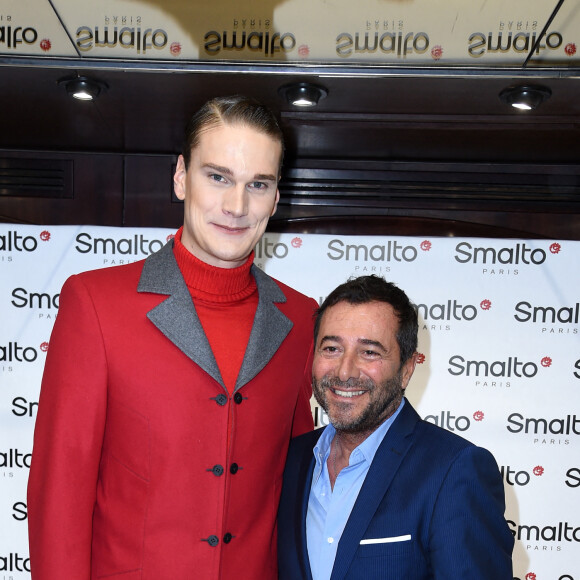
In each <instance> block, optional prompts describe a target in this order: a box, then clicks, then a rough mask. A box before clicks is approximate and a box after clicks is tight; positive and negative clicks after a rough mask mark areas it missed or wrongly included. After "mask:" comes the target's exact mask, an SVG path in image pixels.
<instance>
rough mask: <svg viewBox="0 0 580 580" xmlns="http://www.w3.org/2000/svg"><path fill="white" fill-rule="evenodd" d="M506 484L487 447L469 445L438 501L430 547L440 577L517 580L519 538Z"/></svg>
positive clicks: (435, 574)
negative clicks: (508, 515) (509, 518)
mask: <svg viewBox="0 0 580 580" xmlns="http://www.w3.org/2000/svg"><path fill="white" fill-rule="evenodd" d="M504 509H505V504H504V490H503V482H502V479H501V476H500V474H499V470H498V468H497V464H496V462H495V459H494V458H493V456H492V455H491V453H489V452H488V451H487V450H485V449H482V448H479V447H475V446H468V447H465V448H464V449H463V450H462V451H461V452H460V453H459V454H458V455H457V457H456V459H455V461H453V463H452V464H451V465H450V467H449V471H448V472H447V474H446V476H445V478H444V480H443V483H442V485H441V488H440V490H439V492H438V494H437V500H436V502H435V504H434V509H433V515H432V518H431V522H430V525H429V535H428V542H429V543H428V546H429V559H430V567H431V569H432V571H433V574H432V577H433V578H434V579H436V580H444V579H445V580H447V579H448V580H451V579H459V578H469V580H511V579H512V578H513V573H512V560H511V554H512V548H513V537H512V535H511V532H509V529H508V527H507V524H506V521H505V518H504V515H503V514H504Z"/></svg>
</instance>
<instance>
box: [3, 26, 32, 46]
mask: <svg viewBox="0 0 580 580" xmlns="http://www.w3.org/2000/svg"><path fill="white" fill-rule="evenodd" d="M37 40H38V32H37V31H36V28H32V27H30V26H5V25H3V26H0V45H4V47H5V48H11V49H18V48H21V46H22V45H27V44H28V45H30V44H34V43H35V42H36V41H37Z"/></svg>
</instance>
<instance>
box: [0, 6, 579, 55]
mask: <svg viewBox="0 0 580 580" xmlns="http://www.w3.org/2000/svg"><path fill="white" fill-rule="evenodd" d="M556 4H557V3H556V2H555V1H554V0H533V1H531V0H510V1H509V2H506V1H505V0H485V2H467V1H466V0H358V1H357V2H352V0H332V1H323V0H318V1H316V0H251V1H248V2H239V1H238V0H213V1H212V2H206V1H201V0H198V1H195V0H193V1H192V0H113V1H111V0H108V1H107V0H104V1H103V0H102V1H100V2H95V1H94V0H26V1H25V2H22V1H21V0H2V5H1V6H0V55H10V56H34V57H40V58H43V57H68V58H78V59H79V60H82V59H83V58H91V59H110V58H113V59H123V60H139V61H152V60H153V61H155V60H165V61H169V62H176V63H183V62H192V61H202V60H203V61H220V60H221V61H223V60H235V61H243V62H252V61H261V62H298V63H311V62H331V63H341V64H345V65H348V64H351V63H374V64H391V65H393V64H395V65H419V66H425V65H430V66H439V65H441V66H449V65H463V66H466V65H467V66H498V65H499V66H501V65H521V63H522V62H523V61H524V60H525V59H526V57H528V56H533V58H534V63H536V64H541V65H544V66H554V65H559V66H578V62H579V61H580V53H579V52H578V43H579V42H580V37H579V31H580V11H579V10H578V6H577V3H575V2H566V3H560V4H559V5H558V9H557V10H556V14H555V17H554V18H553V20H551V23H550V26H549V27H548V29H547V30H546V33H545V35H544V36H542V37H541V39H540V41H539V42H536V41H537V40H538V38H540V35H541V32H542V30H543V28H544V25H545V24H546V22H548V21H549V20H550V17H551V15H552V13H553V12H554V10H555V7H556Z"/></svg>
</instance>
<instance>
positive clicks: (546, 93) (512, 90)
mask: <svg viewBox="0 0 580 580" xmlns="http://www.w3.org/2000/svg"><path fill="white" fill-rule="evenodd" d="M551 95H552V91H551V90H550V89H549V88H548V87H544V86H541V85H521V86H517V87H508V88H506V89H504V90H503V91H502V92H501V93H500V94H499V98H500V99H501V101H502V102H503V103H506V104H507V105H510V106H511V107H514V108H515V109H518V110H520V111H532V110H533V109H535V108H536V107H539V106H540V105H541V104H542V103H543V102H544V101H546V100H548V99H549V98H550V97H551Z"/></svg>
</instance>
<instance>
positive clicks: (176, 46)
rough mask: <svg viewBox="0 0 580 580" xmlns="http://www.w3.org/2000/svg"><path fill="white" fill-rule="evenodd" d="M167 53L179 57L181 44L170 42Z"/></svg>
mask: <svg viewBox="0 0 580 580" xmlns="http://www.w3.org/2000/svg"><path fill="white" fill-rule="evenodd" d="M169 52H170V53H171V54H172V55H173V56H179V55H180V54H181V44H180V43H179V42H172V43H171V46H170V47H169Z"/></svg>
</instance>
